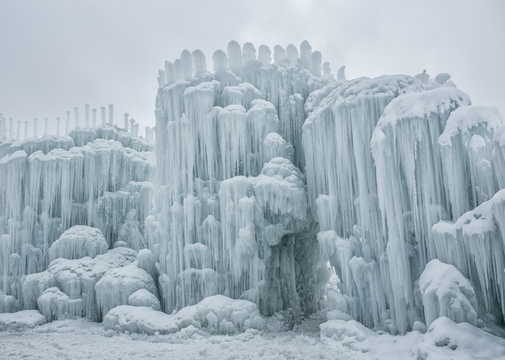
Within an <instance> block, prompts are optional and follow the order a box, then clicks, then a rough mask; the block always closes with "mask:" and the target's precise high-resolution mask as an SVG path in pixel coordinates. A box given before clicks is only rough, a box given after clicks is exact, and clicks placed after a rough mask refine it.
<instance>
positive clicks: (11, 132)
mask: <svg viewBox="0 0 505 360" xmlns="http://www.w3.org/2000/svg"><path fill="white" fill-rule="evenodd" d="M9 133H10V137H11V138H12V139H14V138H15V137H16V135H15V133H14V119H13V118H11V117H10V118H9Z"/></svg>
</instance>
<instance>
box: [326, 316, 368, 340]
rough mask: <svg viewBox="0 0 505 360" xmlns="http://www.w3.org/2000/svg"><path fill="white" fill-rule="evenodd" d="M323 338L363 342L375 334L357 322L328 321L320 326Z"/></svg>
mask: <svg viewBox="0 0 505 360" xmlns="http://www.w3.org/2000/svg"><path fill="white" fill-rule="evenodd" d="M319 328H320V329H321V337H328V338H335V339H337V340H339V341H344V342H349V341H351V342H353V341H358V342H363V341H364V340H365V339H366V338H367V337H370V336H374V335H375V333H374V332H373V331H372V330H370V329H368V328H366V327H365V326H363V325H362V324H360V323H359V322H357V321H355V320H349V321H344V320H328V321H327V322H325V323H322V324H321V325H319Z"/></svg>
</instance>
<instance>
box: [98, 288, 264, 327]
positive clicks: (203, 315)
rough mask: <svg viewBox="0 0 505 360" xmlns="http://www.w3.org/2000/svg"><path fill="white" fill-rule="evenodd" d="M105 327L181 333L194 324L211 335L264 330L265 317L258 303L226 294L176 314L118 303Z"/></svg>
mask: <svg viewBox="0 0 505 360" xmlns="http://www.w3.org/2000/svg"><path fill="white" fill-rule="evenodd" d="M103 326H104V329H106V330H108V329H112V330H117V331H128V332H143V333H147V334H154V333H155V332H159V333H160V334H166V333H174V332H178V331H180V330H182V329H184V328H188V327H190V326H193V327H195V328H197V329H202V330H204V331H206V332H209V333H211V334H234V333H237V332H243V331H245V330H247V329H258V330H261V329H263V328H264V326H265V320H264V319H263V318H262V317H261V316H260V314H259V312H258V309H257V307H256V304H254V303H252V302H250V301H246V300H234V299H231V298H228V297H226V296H222V295H215V296H210V297H207V298H205V299H204V300H202V301H201V302H200V303H198V304H196V305H193V306H188V307H185V308H183V309H181V310H180V311H179V312H177V313H176V314H174V315H167V314H165V313H162V312H159V311H155V310H153V309H152V308H151V307H133V306H126V305H122V306H118V307H115V308H113V309H112V310H110V311H109V312H108V314H107V315H106V316H105V317H104V321H103Z"/></svg>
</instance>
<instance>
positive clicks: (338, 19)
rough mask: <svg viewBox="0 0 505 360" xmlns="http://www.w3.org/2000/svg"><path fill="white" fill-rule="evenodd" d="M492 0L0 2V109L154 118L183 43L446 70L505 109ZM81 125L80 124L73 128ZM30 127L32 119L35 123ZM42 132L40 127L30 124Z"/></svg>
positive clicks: (503, 10)
mask: <svg viewBox="0 0 505 360" xmlns="http://www.w3.org/2000/svg"><path fill="white" fill-rule="evenodd" d="M504 16H505V1H502V0H494V1H493V0H475V1H470V0H428V1H427V0H423V1H407V0H388V1H377V0H279V1H276V0H247V1H241V0H231V1H228V0H221V1H210V0H199V1H196V0H180V1H171V0H170V1H148V0H108V1H106V0H96V1H94V0H82V1H81V0H75V1H74V0H72V1H71V0H47V1H43V0H38V1H33V0H30V1H25V0H0V112H2V113H3V114H4V116H6V117H13V118H14V119H16V120H31V119H32V118H34V117H38V118H39V119H41V118H44V117H49V118H51V119H52V120H53V119H54V118H55V117H57V116H60V117H62V118H64V117H65V111H66V110H72V109H73V107H75V106H78V107H79V108H80V111H81V119H83V118H84V104H86V103H88V104H90V105H91V106H92V107H97V108H99V107H100V106H103V105H108V104H114V105H115V121H116V122H117V123H118V124H121V125H122V123H123V120H122V119H123V115H122V114H123V113H124V112H129V113H130V116H131V117H134V118H135V119H136V120H137V121H139V122H140V124H141V133H143V128H144V126H146V125H149V126H152V125H154V100H155V96H156V90H157V81H156V77H157V71H158V69H160V68H162V67H163V66H164V61H165V60H171V61H173V60H174V59H176V58H177V57H179V55H180V54H181V52H182V50H183V49H188V50H190V51H193V50H195V49H201V50H203V51H204V53H205V55H206V57H207V68H208V69H209V70H212V61H211V58H212V53H213V52H214V51H215V50H216V49H219V48H220V49H223V50H226V46H227V44H228V42H229V41H230V40H237V41H238V42H239V43H240V44H241V45H243V44H244V43H245V42H247V41H249V42H252V43H253V44H254V45H255V47H256V49H257V48H258V47H259V45H261V44H265V45H268V46H269V47H270V49H271V50H273V47H274V46H275V45H276V44H280V45H282V46H284V47H285V46H286V45H288V44H290V43H293V44H295V45H296V46H297V47H298V46H299V45H300V43H301V42H302V41H303V40H308V41H309V43H310V44H311V45H312V49H313V50H319V51H321V52H322V54H323V61H329V62H330V64H331V67H332V70H333V73H334V74H336V72H337V69H338V68H339V67H340V66H341V65H346V66H347V68H346V72H347V78H348V79H349V78H354V77H360V76H368V77H374V76H379V75H382V74H400V73H402V74H410V75H415V74H417V73H419V72H422V70H423V69H426V70H427V72H428V73H429V74H430V75H431V76H432V77H434V76H436V75H437V74H438V73H440V72H448V73H450V74H451V75H452V80H453V81H454V82H455V83H456V85H457V86H458V87H459V88H460V89H462V90H463V91H465V92H466V93H468V94H469V95H470V97H471V98H472V101H473V103H474V104H484V105H494V106H497V107H498V108H499V110H500V111H501V112H502V114H505V89H504V84H505V69H504V63H505V21H504V19H503V18H504ZM82 121H83V120H81V123H82ZM39 124H42V121H41V120H39ZM39 129H40V131H42V125H39Z"/></svg>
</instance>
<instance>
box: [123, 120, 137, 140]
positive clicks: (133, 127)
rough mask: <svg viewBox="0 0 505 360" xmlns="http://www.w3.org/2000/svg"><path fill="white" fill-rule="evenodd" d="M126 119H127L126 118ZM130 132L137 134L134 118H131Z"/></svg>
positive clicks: (133, 134)
mask: <svg viewBox="0 0 505 360" xmlns="http://www.w3.org/2000/svg"><path fill="white" fill-rule="evenodd" d="M125 121H126V119H125ZM130 134H131V135H132V137H133V136H135V119H134V118H131V119H130Z"/></svg>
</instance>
